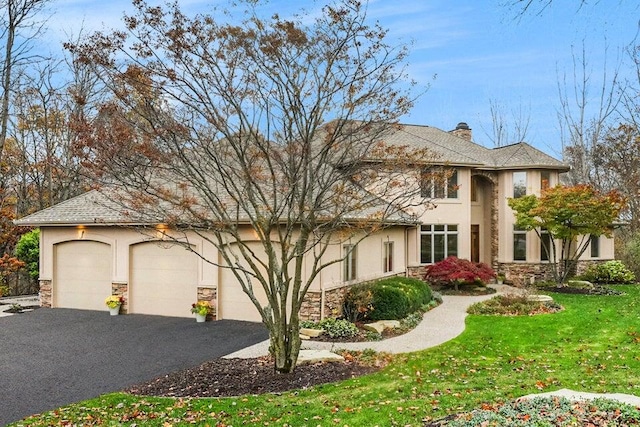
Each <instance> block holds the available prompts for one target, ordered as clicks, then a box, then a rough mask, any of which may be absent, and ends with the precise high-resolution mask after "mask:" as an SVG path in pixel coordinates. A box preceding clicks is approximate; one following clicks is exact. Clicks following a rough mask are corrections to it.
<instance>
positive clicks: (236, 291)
mask: <svg viewBox="0 0 640 427" xmlns="http://www.w3.org/2000/svg"><path fill="white" fill-rule="evenodd" d="M232 246H233V245H232ZM250 247H251V249H252V250H253V251H254V253H257V254H260V253H264V250H263V249H262V246H261V245H260V243H257V242H256V243H251V244H250ZM220 263H221V264H222V263H223V261H222V260H220ZM219 271H220V280H219V281H218V301H219V302H218V312H219V316H218V318H219V319H234V320H247V321H250V322H261V321H262V318H261V317H260V313H258V310H257V309H256V307H255V305H253V303H252V302H251V300H250V299H249V297H248V296H247V294H246V293H244V291H243V290H242V287H241V286H240V283H238V280H237V279H236V276H235V275H234V274H233V272H232V271H231V270H229V269H228V268H220V269H219ZM254 292H255V293H256V295H257V296H258V300H259V301H261V302H262V305H265V304H266V301H267V298H266V296H265V294H264V291H263V290H262V286H261V285H260V283H259V282H258V281H254Z"/></svg>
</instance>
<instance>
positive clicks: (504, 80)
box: [48, 0, 640, 157]
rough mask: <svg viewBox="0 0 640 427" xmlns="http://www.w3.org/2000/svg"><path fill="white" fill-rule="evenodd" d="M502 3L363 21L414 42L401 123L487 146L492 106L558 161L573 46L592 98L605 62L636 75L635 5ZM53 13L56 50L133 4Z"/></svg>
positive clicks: (60, 5) (72, 5) (427, 2)
mask: <svg viewBox="0 0 640 427" xmlns="http://www.w3.org/2000/svg"><path fill="white" fill-rule="evenodd" d="M505 2H509V0H370V2H369V18H370V19H372V20H379V21H380V23H381V24H382V26H383V27H386V28H388V29H389V30H390V32H389V38H390V40H392V41H397V42H412V43H413V46H412V48H411V55H410V57H409V73H410V75H411V77H412V78H413V79H415V80H416V81H417V82H418V83H419V84H420V85H421V86H422V87H426V86H429V90H428V91H427V92H426V93H425V94H424V95H422V97H421V98H419V100H418V101H417V102H416V105H415V108H414V109H413V111H412V112H411V113H410V114H409V115H408V116H406V117H404V118H403V122H405V123H411V124H424V125H430V126H435V127H438V128H441V129H444V130H451V129H453V128H454V127H455V126H456V124H457V123H458V122H461V121H464V122H467V123H468V124H469V126H470V127H471V128H472V129H473V135H474V140H475V141H476V142H478V143H480V144H482V145H486V146H489V147H490V146H492V144H491V140H490V138H489V137H488V136H487V135H486V134H487V133H491V123H492V122H491V113H490V104H491V102H493V103H494V104H495V105H498V106H499V108H500V109H501V110H502V111H503V114H504V116H505V118H506V119H513V117H514V115H516V116H517V115H518V113H517V112H518V111H522V112H523V113H524V115H525V117H528V118H529V130H528V133H527V142H529V143H531V144H532V145H534V146H536V147H537V148H540V149H541V150H543V151H545V152H547V153H549V154H552V155H554V156H556V157H559V156H560V147H561V143H560V130H559V125H558V120H557V111H558V109H559V96H558V79H559V77H560V78H561V77H562V75H563V74H564V73H568V75H569V77H570V78H571V74H572V72H573V71H572V50H573V51H575V52H577V53H580V52H581V50H582V46H583V45H584V48H585V50H586V53H587V58H588V61H589V64H588V66H589V69H590V70H591V71H592V76H591V81H592V83H593V85H594V86H593V88H592V93H593V94H594V95H595V92H596V91H597V89H598V88H599V86H600V85H601V82H602V71H603V67H604V64H605V62H606V63H607V64H608V66H609V68H612V67H613V66H615V65H616V64H619V63H621V69H620V73H621V75H623V76H629V77H630V78H632V77H633V70H632V69H631V67H630V64H629V61H627V60H626V59H625V57H624V56H625V55H624V52H623V50H624V49H625V48H626V47H627V46H629V45H630V44H632V43H635V42H638V41H640V37H639V36H638V22H639V19H640V6H638V4H637V2H635V1H627V0H619V1H618V0H599V1H588V2H587V4H585V5H582V6H581V7H580V6H579V5H580V0H554V2H553V4H552V6H551V7H549V8H547V9H546V10H545V11H544V12H543V13H542V14H539V15H538V14H536V13H529V14H527V15H526V16H524V17H523V18H521V19H517V13H516V12H515V11H514V10H511V9H509V8H508V7H506V6H504V3H505ZM149 3H152V4H153V3H155V2H154V1H153V0H149ZM323 3H324V2H322V1H321V2H312V1H300V2H292V1H284V0H272V1H270V2H269V4H268V5H267V6H265V13H268V14H271V13H273V12H274V11H278V12H279V13H280V14H281V15H282V16H286V14H287V13H291V12H292V11H295V10H297V8H299V7H300V6H304V7H305V8H307V9H308V10H310V11H314V10H317V9H318V8H319V7H320V6H321V5H322V4H323ZM180 4H181V5H182V6H183V8H184V9H185V10H186V11H194V12H203V11H207V10H211V6H212V4H214V2H212V1H211V0H208V1H205V0H187V1H180ZM52 11H53V12H54V15H53V16H52V17H51V18H50V20H49V22H48V26H49V27H50V29H51V30H50V34H49V38H48V40H49V43H51V47H50V49H52V50H55V49H57V46H58V41H59V42H62V41H64V40H66V38H67V37H68V35H70V34H77V33H78V32H79V31H80V29H81V28H82V27H84V30H85V31H88V30H94V29H95V30H97V29H102V28H104V27H106V28H119V27H121V17H122V15H123V12H125V11H129V12H131V11H132V6H131V3H130V1H128V0H110V1H104V0H101V1H97V0H57V1H55V2H54V5H53V6H52ZM605 46H607V54H606V55H605ZM605 56H606V58H605ZM434 76H435V79H434ZM569 81H571V80H569ZM513 142H516V141H513Z"/></svg>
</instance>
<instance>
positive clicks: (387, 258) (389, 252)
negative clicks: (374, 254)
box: [382, 242, 393, 273]
mask: <svg viewBox="0 0 640 427" xmlns="http://www.w3.org/2000/svg"><path fill="white" fill-rule="evenodd" d="M382 264H383V265H382V271H383V272H385V273H389V272H392V271H393V242H384V259H383V260H382Z"/></svg>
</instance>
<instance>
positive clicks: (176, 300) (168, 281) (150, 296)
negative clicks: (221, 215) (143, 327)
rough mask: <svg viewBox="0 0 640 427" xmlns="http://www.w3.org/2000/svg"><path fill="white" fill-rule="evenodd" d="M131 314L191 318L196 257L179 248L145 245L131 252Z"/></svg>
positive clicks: (163, 245) (196, 282) (194, 299)
mask: <svg viewBox="0 0 640 427" xmlns="http://www.w3.org/2000/svg"><path fill="white" fill-rule="evenodd" d="M130 255H131V257H130V280H129V295H130V310H131V312H132V313H141V314H155V315H161V316H177V317H191V316H193V314H191V304H192V303H194V302H195V301H196V298H197V286H198V269H197V267H198V257H197V255H195V254H194V253H192V252H189V251H187V250H185V249H184V248H183V247H182V246H180V245H168V244H166V243H162V244H160V245H159V244H157V243H154V242H145V243H140V244H137V245H134V246H132V247H131V250H130Z"/></svg>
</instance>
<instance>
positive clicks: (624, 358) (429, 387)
mask: <svg viewBox="0 0 640 427" xmlns="http://www.w3.org/2000/svg"><path fill="white" fill-rule="evenodd" d="M624 291H625V292H626V295H623V296H584V295H565V294H553V297H554V299H555V300H556V301H557V302H559V303H560V304H562V305H563V306H564V307H565V310H564V311H562V312H560V313H556V314H548V315H538V316H525V317H494V316H469V318H468V320H467V329H466V330H465V332H464V333H463V334H462V335H461V336H460V337H458V338H456V339H455V340H453V341H450V342H448V343H446V344H444V345H441V346H439V347H436V348H433V349H429V350H425V351H421V352H416V353H411V354H407V355H400V356H397V357H396V358H395V360H394V362H393V363H392V364H391V365H390V366H388V367H387V368H386V369H384V370H383V371H381V372H378V373H375V374H373V375H368V376H366V377H361V378H356V379H353V380H349V381H345V382H341V383H337V384H329V385H325V386H321V387H315V388H312V389H309V390H301V391H295V392H289V393H284V394H282V395H262V396H244V397H238V398H224V399H191V400H188V399H185V400H176V399H168V398H140V397H134V396H129V395H126V394H122V393H113V394H108V395H104V396H101V397H99V398H96V399H93V400H89V401H85V402H80V403H77V404H74V405H71V406H69V407H65V408H61V409H58V410H56V411H52V412H49V413H45V414H42V415H40V416H36V417H33V418H30V419H28V420H27V421H25V422H21V423H16V424H15V425H63V424H64V425H69V424H74V423H75V424H77V425H92V424H93V425H131V424H134V423H135V424H142V423H144V425H165V424H164V423H168V424H173V425H176V424H184V425H187V424H190V423H196V424H200V425H207V424H208V425H212V426H216V425H219V426H223V425H225V426H240V425H261V426H269V425H270V426H287V425H290V426H296V427H297V426H318V425H320V426H360V425H368V426H375V425H380V426H393V425H401V426H404V425H416V426H417V425H422V423H423V420H425V419H432V418H439V417H442V416H444V415H447V414H449V413H456V412H460V411H468V410H471V409H474V408H477V407H479V406H481V405H482V404H483V403H496V402H506V401H509V400H511V399H514V398H516V397H519V396H522V395H525V394H530V393H538V392H547V391H552V390H556V389H560V388H570V389H574V390H579V391H589V392H617V393H629V394H636V395H640V287H635V286H634V287H629V286H627V287H624Z"/></svg>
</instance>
